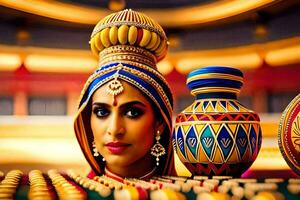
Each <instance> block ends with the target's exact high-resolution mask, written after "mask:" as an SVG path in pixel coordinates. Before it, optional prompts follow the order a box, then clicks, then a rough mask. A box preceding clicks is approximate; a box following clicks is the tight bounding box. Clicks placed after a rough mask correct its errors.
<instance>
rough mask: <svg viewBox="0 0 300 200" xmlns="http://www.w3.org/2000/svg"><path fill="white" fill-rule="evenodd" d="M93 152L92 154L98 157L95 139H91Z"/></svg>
mask: <svg viewBox="0 0 300 200" xmlns="http://www.w3.org/2000/svg"><path fill="white" fill-rule="evenodd" d="M93 152H94V156H95V157H98V156H99V152H98V150H97V147H96V143H95V141H93Z"/></svg>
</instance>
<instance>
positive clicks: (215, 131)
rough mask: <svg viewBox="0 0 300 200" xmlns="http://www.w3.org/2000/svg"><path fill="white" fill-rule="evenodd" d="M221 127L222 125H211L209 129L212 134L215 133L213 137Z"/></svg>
mask: <svg viewBox="0 0 300 200" xmlns="http://www.w3.org/2000/svg"><path fill="white" fill-rule="evenodd" d="M221 125H222V124H211V128H212V130H213V132H214V133H215V135H217V134H218V132H219V130H220V127H221Z"/></svg>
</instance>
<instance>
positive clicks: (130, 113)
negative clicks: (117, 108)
mask: <svg viewBox="0 0 300 200" xmlns="http://www.w3.org/2000/svg"><path fill="white" fill-rule="evenodd" d="M125 114H126V115H127V116H128V117H130V118H137V117H139V116H141V115H142V114H143V111H142V110H141V109H138V108H130V109H128V110H127V111H126V113H125Z"/></svg>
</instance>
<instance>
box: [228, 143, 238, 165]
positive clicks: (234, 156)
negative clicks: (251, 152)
mask: <svg viewBox="0 0 300 200" xmlns="http://www.w3.org/2000/svg"><path fill="white" fill-rule="evenodd" d="M237 160H238V161H240V160H241V158H240V156H239V154H238V152H237V149H236V148H235V147H234V148H233V151H232V153H231V155H230V156H229V158H228V160H227V162H228V163H236V161H237Z"/></svg>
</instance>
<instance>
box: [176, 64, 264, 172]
mask: <svg viewBox="0 0 300 200" xmlns="http://www.w3.org/2000/svg"><path fill="white" fill-rule="evenodd" d="M242 85H243V73H242V72H241V71H240V70H238V69H235V68H230V67H220V66H211V67H204V68H200V69H197V70H194V71H192V72H190V74H189V75H188V78H187V86H188V88H189V89H190V91H191V94H192V95H193V96H195V101H194V102H193V103H192V105H190V106H188V107H187V108H186V109H184V110H183V111H182V112H181V113H180V114H178V115H177V117H176V123H175V127H174V131H173V146H174V149H175V151H176V153H177V155H178V157H179V159H180V160H181V161H182V163H183V164H184V165H185V166H186V167H187V169H188V170H189V171H190V172H191V173H192V174H193V175H206V176H213V175H227V176H234V177H238V176H240V175H241V174H242V173H244V172H245V171H246V170H247V169H248V168H249V167H250V166H251V164H252V163H253V162H254V161H255V159H256V157H257V154H258V152H259V150H260V147H261V139H262V134H261V127H260V124H259V121H260V120H259V116H258V115H257V114H256V113H254V112H253V111H251V110H249V109H247V108H246V107H245V106H243V105H242V104H241V103H240V102H239V101H238V100H237V94H238V93H239V92H240V89H241V87H242Z"/></svg>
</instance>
